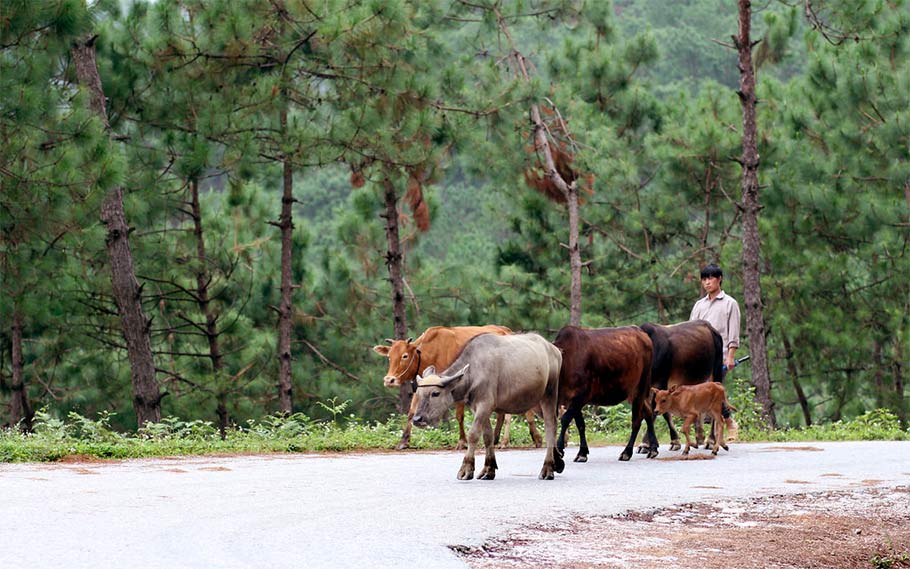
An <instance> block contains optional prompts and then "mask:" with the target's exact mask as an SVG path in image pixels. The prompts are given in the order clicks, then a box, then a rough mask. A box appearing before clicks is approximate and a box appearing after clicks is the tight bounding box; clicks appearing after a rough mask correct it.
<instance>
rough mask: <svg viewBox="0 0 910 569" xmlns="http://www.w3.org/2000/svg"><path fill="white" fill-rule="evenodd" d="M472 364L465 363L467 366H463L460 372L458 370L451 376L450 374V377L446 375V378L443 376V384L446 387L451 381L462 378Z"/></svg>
mask: <svg viewBox="0 0 910 569" xmlns="http://www.w3.org/2000/svg"><path fill="white" fill-rule="evenodd" d="M470 366H471V364H465V366H464V367H463V368H461V371H458V372H456V373H455V374H453V375H450V376H448V377H446V378H443V380H442V385H443V387H445V386H446V385H449V384H450V383H453V382H455V381H458V380H459V379H461V378H462V377H464V374H465V372H467V371H468V368H469V367H470Z"/></svg>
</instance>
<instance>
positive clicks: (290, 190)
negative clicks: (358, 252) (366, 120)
mask: <svg viewBox="0 0 910 569" xmlns="http://www.w3.org/2000/svg"><path fill="white" fill-rule="evenodd" d="M285 100H287V98H286V97H285ZM280 120H281V132H287V126H288V110H287V105H285V106H284V107H283V108H282V109H281V117H280ZM283 172H284V175H283V182H284V191H283V193H282V196H281V218H280V220H279V223H278V226H279V228H280V229H281V301H280V304H279V307H278V403H279V406H280V409H281V412H282V413H288V414H290V413H291V412H292V410H293V409H292V408H293V397H292V395H293V393H292V389H293V388H292V383H291V378H292V375H291V324H292V322H291V314H292V306H293V305H292V303H291V292H292V289H293V285H292V283H291V276H292V275H291V246H292V245H293V239H292V238H293V234H294V218H293V205H294V173H293V169H292V165H291V161H290V159H289V158H288V157H285V158H284V171H283Z"/></svg>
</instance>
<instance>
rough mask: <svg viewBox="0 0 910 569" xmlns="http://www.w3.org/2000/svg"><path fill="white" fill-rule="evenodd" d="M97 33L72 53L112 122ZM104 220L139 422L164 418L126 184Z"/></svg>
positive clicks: (96, 107) (107, 201)
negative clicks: (137, 269) (97, 51)
mask: <svg viewBox="0 0 910 569" xmlns="http://www.w3.org/2000/svg"><path fill="white" fill-rule="evenodd" d="M96 37H97V36H92V37H90V38H87V39H83V40H80V41H78V42H76V43H75V44H73V46H72V49H71V53H72V56H73V63H74V64H75V67H76V76H77V78H78V80H79V83H80V85H82V86H83V88H84V89H87V90H88V93H89V96H90V106H91V109H92V110H93V111H94V112H95V114H97V115H98V116H99V117H100V118H101V120H102V121H103V123H104V125H105V126H106V127H107V126H109V123H108V118H107V110H106V108H105V98H104V89H103V88H102V84H101V76H100V75H99V74H98V66H97V64H96V62H95V39H96ZM101 221H102V223H104V226H105V228H106V229H107V236H106V239H105V242H106V244H107V253H108V258H109V260H110V265H111V284H112V288H113V293H114V301H115V303H116V304H117V311H118V313H119V314H120V322H121V328H122V332H123V337H124V340H125V341H126V351H127V357H128V358H129V362H130V374H131V379H132V385H133V408H134V409H135V411H136V419H137V421H138V424H139V427H142V426H143V425H145V423H148V422H152V423H157V422H158V421H160V420H161V397H162V395H161V393H160V391H159V387H158V381H157V379H156V377H155V362H154V358H153V356H152V341H151V319H150V318H148V317H147V316H146V315H145V313H144V312H143V310H142V287H140V286H139V282H138V281H137V280H136V276H135V271H134V269H133V254H132V251H131V250H130V242H129V235H130V229H129V225H128V224H127V222H126V214H125V213H124V211H123V189H122V188H119V187H117V188H114V189H113V190H112V191H111V192H110V193H108V195H107V196H105V198H104V201H103V203H102V204H101Z"/></svg>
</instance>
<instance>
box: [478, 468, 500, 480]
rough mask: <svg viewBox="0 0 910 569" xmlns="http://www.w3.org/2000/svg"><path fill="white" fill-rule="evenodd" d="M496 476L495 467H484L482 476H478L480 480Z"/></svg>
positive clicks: (481, 472)
mask: <svg viewBox="0 0 910 569" xmlns="http://www.w3.org/2000/svg"><path fill="white" fill-rule="evenodd" d="M495 478H496V469H495V468H484V469H483V470H481V471H480V476H478V477H477V479H478V480H493V479H495Z"/></svg>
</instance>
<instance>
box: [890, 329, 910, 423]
mask: <svg viewBox="0 0 910 569" xmlns="http://www.w3.org/2000/svg"><path fill="white" fill-rule="evenodd" d="M904 361H905V360H904V345H903V344H902V343H901V340H900V338H895V340H894V360H893V364H892V369H893V370H894V398H895V400H896V402H897V416H898V418H900V420H901V424H902V425H904V427H907V426H908V424H910V414H908V412H907V403H906V401H907V396H906V394H905V393H904V391H905V390H906V386H907V382H906V381H905V380H904V371H905V368H904V365H903V362H904Z"/></svg>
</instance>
